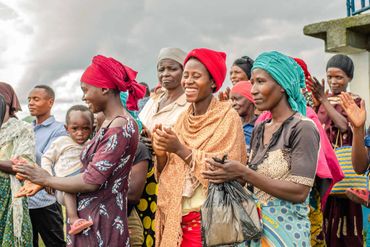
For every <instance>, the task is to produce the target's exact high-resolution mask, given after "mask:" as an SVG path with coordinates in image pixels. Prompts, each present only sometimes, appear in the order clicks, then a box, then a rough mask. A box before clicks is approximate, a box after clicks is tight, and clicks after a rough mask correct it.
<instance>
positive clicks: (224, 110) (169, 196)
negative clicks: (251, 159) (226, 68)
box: [156, 98, 247, 247]
mask: <svg viewBox="0 0 370 247" xmlns="http://www.w3.org/2000/svg"><path fill="white" fill-rule="evenodd" d="M192 112H193V108H192V106H190V107H189V108H188V110H187V111H185V112H184V113H183V114H182V115H181V116H180V117H179V119H178V120H177V123H176V125H175V126H174V130H175V132H176V134H177V135H178V137H179V139H180V141H181V142H182V143H184V144H185V145H186V146H187V147H189V148H191V149H192V150H193V154H192V161H191V164H190V165H187V164H186V163H185V162H184V161H183V160H182V159H181V158H180V157H178V156H177V155H175V154H173V153H171V154H168V159H167V164H166V166H165V168H164V169H163V171H162V173H161V174H159V175H158V178H159V179H158V180H159V181H158V202H157V206H158V208H157V212H156V246H158V247H168V246H180V245H181V239H182V230H181V225H180V224H181V220H182V199H183V195H185V194H187V195H188V196H191V195H192V193H193V192H194V190H195V189H196V188H197V187H198V185H199V184H201V185H202V187H203V189H204V191H205V192H206V191H207V187H208V181H207V180H205V179H203V178H202V176H201V171H202V170H203V169H204V168H205V158H207V157H219V158H221V157H222V156H223V155H224V154H227V155H228V159H232V160H238V161H240V162H242V163H243V164H246V158H247V157H246V156H247V154H246V145H245V141H244V135H243V129H242V123H241V120H240V117H239V115H238V114H237V112H236V111H235V110H234V109H232V107H231V105H230V103H229V102H220V101H218V100H216V99H215V98H213V99H212V101H211V103H210V105H209V108H208V110H207V112H206V113H205V114H204V115H200V116H194V115H193V114H192ZM185 181H186V184H187V185H188V184H189V183H188V182H189V181H192V182H193V183H192V186H187V185H186V186H185ZM184 187H185V190H186V191H184ZM189 188H190V189H189Z"/></svg>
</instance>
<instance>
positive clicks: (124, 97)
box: [119, 92, 143, 133]
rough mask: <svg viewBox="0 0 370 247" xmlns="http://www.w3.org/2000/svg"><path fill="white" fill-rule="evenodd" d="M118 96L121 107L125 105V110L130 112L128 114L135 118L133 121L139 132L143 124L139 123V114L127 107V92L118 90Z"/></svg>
mask: <svg viewBox="0 0 370 247" xmlns="http://www.w3.org/2000/svg"><path fill="white" fill-rule="evenodd" d="M119 97H120V99H121V102H122V105H123V107H125V109H126V111H128V112H129V113H130V115H131V116H132V118H133V119H134V120H135V122H136V123H137V126H138V128H139V133H141V130H142V129H143V124H142V123H141V121H140V119H139V115H138V114H137V112H136V111H131V110H129V109H127V99H128V93H127V92H120V94H119Z"/></svg>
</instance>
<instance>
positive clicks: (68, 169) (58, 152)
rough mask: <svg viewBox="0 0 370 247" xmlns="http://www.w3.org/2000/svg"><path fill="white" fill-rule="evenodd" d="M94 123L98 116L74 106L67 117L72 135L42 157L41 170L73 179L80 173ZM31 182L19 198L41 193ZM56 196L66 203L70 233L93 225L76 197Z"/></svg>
mask: <svg viewBox="0 0 370 247" xmlns="http://www.w3.org/2000/svg"><path fill="white" fill-rule="evenodd" d="M93 123H94V115H93V113H92V112H91V111H90V110H89V109H88V108H87V107H86V106H83V105H75V106H72V107H71V108H70V109H69V110H68V111H67V115H66V126H65V127H66V129H67V131H68V133H69V136H61V137H58V138H57V139H56V140H55V141H54V142H53V143H52V144H51V145H50V147H49V148H48V150H47V151H46V153H45V154H44V155H43V156H42V159H41V167H42V168H43V169H45V170H47V171H48V172H49V173H50V174H51V175H54V176H57V177H69V176H75V175H77V174H79V173H80V172H81V168H82V164H81V161H80V154H81V151H82V149H83V145H84V144H85V143H86V141H87V140H88V139H89V137H90V135H91V133H92V130H93ZM29 183H30V182H29ZM29 183H27V184H26V183H25V185H24V186H23V187H22V188H21V189H20V191H19V193H18V195H17V196H32V195H34V194H36V193H37V192H38V190H37V191H36V190H35V189H34V186H33V185H30V184H29ZM56 197H57V199H58V201H59V202H60V203H63V202H64V205H65V207H66V210H67V217H68V223H69V224H70V225H71V229H70V231H69V234H71V235H75V234H78V233H80V232H81V231H83V230H85V229H86V228H88V227H90V226H91V225H92V224H93V222H92V221H91V220H86V219H80V218H79V217H78V214H77V202H76V195H75V194H70V193H64V192H60V191H56ZM63 199H64V200H63Z"/></svg>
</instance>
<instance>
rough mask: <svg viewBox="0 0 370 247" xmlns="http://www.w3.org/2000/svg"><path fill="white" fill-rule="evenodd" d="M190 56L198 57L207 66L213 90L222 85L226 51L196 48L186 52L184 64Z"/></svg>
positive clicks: (224, 74)
mask: <svg viewBox="0 0 370 247" xmlns="http://www.w3.org/2000/svg"><path fill="white" fill-rule="evenodd" d="M192 57H193V58H196V59H198V60H199V61H200V62H201V63H202V64H203V65H204V66H205V67H206V68H207V70H208V72H209V73H210V74H211V76H212V78H213V80H214V81H215V84H216V90H215V92H217V91H218V90H219V89H220V88H221V87H222V83H223V82H224V80H225V77H226V70H227V69H226V62H225V61H226V53H225V52H219V51H214V50H210V49H207V48H197V49H194V50H192V51H191V52H189V53H188V55H187V56H186V58H185V61H184V65H185V64H186V63H187V62H188V61H189V59H190V58H192Z"/></svg>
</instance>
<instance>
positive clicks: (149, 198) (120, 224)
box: [0, 48, 370, 247]
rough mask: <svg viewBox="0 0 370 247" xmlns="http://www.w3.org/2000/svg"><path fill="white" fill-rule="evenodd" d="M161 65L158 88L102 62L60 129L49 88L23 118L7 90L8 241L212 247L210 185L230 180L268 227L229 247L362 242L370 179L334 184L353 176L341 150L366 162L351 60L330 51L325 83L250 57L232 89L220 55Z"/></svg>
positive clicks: (85, 80)
mask: <svg viewBox="0 0 370 247" xmlns="http://www.w3.org/2000/svg"><path fill="white" fill-rule="evenodd" d="M156 67H157V76H158V81H159V83H158V85H157V86H156V87H155V88H153V89H152V90H150V89H149V87H148V85H147V84H145V83H138V82H137V81H136V75H137V72H136V71H134V70H133V69H131V68H130V67H128V66H127V65H124V64H122V63H121V62H119V61H117V60H115V59H114V58H109V57H105V56H102V55H97V56H95V57H94V58H93V59H92V62H91V64H90V65H89V66H88V67H87V68H86V70H85V71H84V73H83V74H82V76H81V80H80V81H81V83H80V87H81V90H82V93H83V98H82V100H83V101H84V102H85V103H86V105H73V106H71V107H70V108H69V110H68V111H67V112H66V116H65V121H64V123H62V122H59V121H57V120H56V119H55V118H54V116H53V115H52V108H53V104H54V101H55V98H56V97H57V95H55V93H54V91H53V89H52V88H51V87H50V86H47V85H36V86H34V88H33V89H32V90H31V91H30V92H29V94H28V97H27V100H28V109H29V112H30V114H31V116H32V117H33V120H32V122H31V123H28V122H26V121H24V120H20V119H18V118H17V115H16V114H17V112H18V111H21V105H20V103H19V97H18V96H17V94H16V92H15V91H14V89H13V88H12V86H11V85H10V84H7V83H4V82H0V127H1V128H0V246H3V247H13V246H14V247H18V246H24V247H30V246H40V245H39V244H40V243H39V240H40V239H42V241H43V243H44V245H45V246H53V247H58V246H78V247H80V246H91V247H92V246H99V247H100V246H148V247H151V246H158V247H172V246H173V247H176V246H181V247H190V246H191V247H197V246H205V245H204V235H205V234H204V232H202V231H203V230H204V229H202V225H203V224H204V219H202V217H201V215H202V214H201V210H202V206H203V204H204V203H205V201H206V200H208V199H207V198H208V196H209V194H208V189H209V186H210V185H211V184H223V183H228V182H230V181H237V182H238V183H239V184H241V185H242V186H243V189H245V191H246V193H249V194H250V195H252V196H253V198H254V200H253V203H255V205H256V207H257V208H258V211H259V216H260V221H261V224H262V226H263V227H262V232H261V234H260V235H258V236H257V237H254V238H253V239H247V240H246V239H244V240H243V241H242V242H235V243H231V244H230V243H224V244H225V246H226V244H229V245H227V246H239V247H240V246H328V247H330V246H351V247H352V246H354V247H356V246H363V245H364V244H365V243H366V233H367V229H366V228H365V227H363V226H364V225H365V223H366V221H367V215H365V214H364V213H363V208H365V207H369V200H368V199H369V192H368V188H367V187H366V186H367V185H364V186H363V187H356V186H354V184H350V183H347V184H346V187H344V188H343V192H342V193H337V192H336V190H334V188H336V187H335V186H336V185H338V183H339V182H340V181H343V179H345V178H347V176H348V174H347V170H346V169H347V168H343V166H342V163H343V162H342V158H341V157H342V156H339V154H338V150H343V148H345V147H350V149H348V150H349V156H350V158H349V159H350V161H349V164H351V165H352V164H353V168H351V169H353V170H354V172H353V173H357V174H367V171H368V164H369V156H368V153H369V152H368V149H367V148H368V147H369V148H370V135H369V136H368V135H367V133H366V130H365V122H366V109H365V103H364V101H363V100H362V99H361V98H360V96H359V95H355V94H353V93H350V92H347V88H348V84H349V83H350V81H351V80H352V78H353V75H354V64H353V61H352V60H351V58H349V57H348V56H346V55H341V54H338V55H334V56H333V57H331V58H330V60H329V61H328V63H327V66H326V76H327V78H326V80H324V79H323V80H322V81H321V82H320V81H319V80H317V79H316V78H315V77H314V76H311V74H310V72H309V70H308V67H307V64H306V63H305V62H304V61H303V60H302V59H300V58H292V57H290V56H288V55H285V54H282V53H280V52H277V51H271V52H264V53H262V54H260V55H259V56H258V57H257V58H256V59H255V60H253V59H252V58H250V57H248V56H242V57H240V58H238V59H236V60H235V61H234V63H233V64H232V66H231V68H230V70H229V71H230V72H229V74H230V81H231V84H230V86H231V88H229V87H227V88H226V89H225V90H222V88H225V87H223V86H224V83H225V80H226V75H227V66H226V54H225V53H224V52H220V51H215V50H211V49H207V48H196V49H193V50H191V51H190V52H188V53H187V52H184V51H183V50H181V49H179V48H163V49H161V50H160V52H159V55H158V60H157V65H156ZM326 83H327V84H328V85H329V89H330V90H325V84H326ZM341 148H342V149H341ZM346 150H347V149H346ZM220 160H222V162H221V161H220ZM359 177H361V176H359ZM361 181H362V180H361ZM365 182H366V179H365ZM65 226H66V227H65ZM220 227H221V228H222V226H220ZM225 231H227V229H225ZM368 235H370V233H369V234H368ZM367 242H368V243H369V244H370V240H369V241H367Z"/></svg>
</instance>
